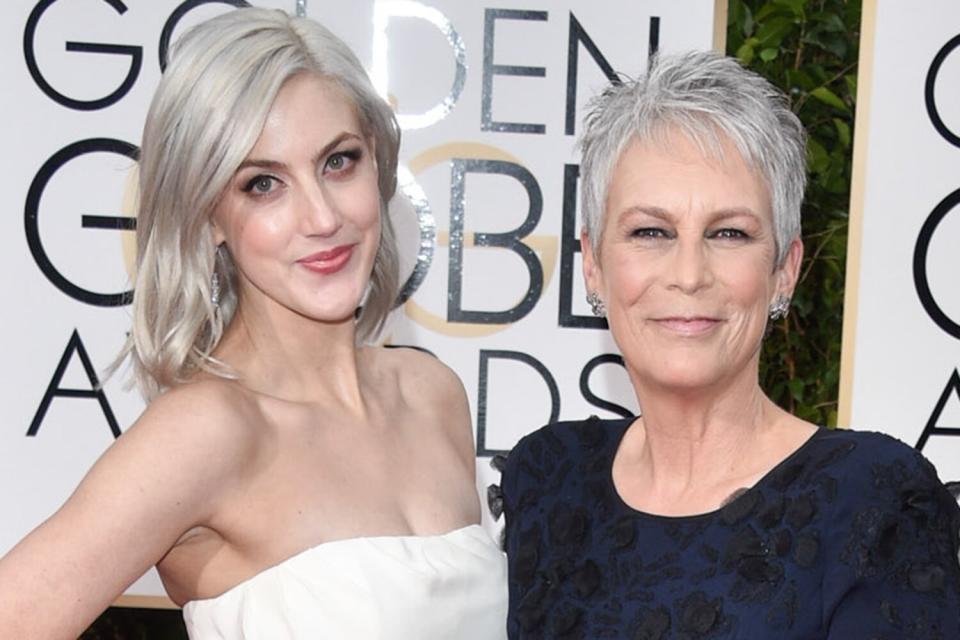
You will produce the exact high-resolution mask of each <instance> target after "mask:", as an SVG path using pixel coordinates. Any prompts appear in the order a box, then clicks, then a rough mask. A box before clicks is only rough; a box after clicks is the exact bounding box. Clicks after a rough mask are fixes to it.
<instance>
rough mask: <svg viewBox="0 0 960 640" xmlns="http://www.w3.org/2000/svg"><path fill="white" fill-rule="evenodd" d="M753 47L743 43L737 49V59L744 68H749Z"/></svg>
mask: <svg viewBox="0 0 960 640" xmlns="http://www.w3.org/2000/svg"><path fill="white" fill-rule="evenodd" d="M753 55H754V52H753V45H751V44H750V43H749V42H744V43H743V44H742V45H741V46H740V48H739V49H737V58H738V59H739V60H740V62H742V63H743V64H744V66H750V63H751V62H753Z"/></svg>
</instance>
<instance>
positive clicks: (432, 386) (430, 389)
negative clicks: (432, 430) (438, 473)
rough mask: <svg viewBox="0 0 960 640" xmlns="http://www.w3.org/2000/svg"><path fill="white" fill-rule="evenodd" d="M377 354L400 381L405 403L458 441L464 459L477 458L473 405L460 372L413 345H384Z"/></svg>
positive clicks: (395, 378)
mask: <svg viewBox="0 0 960 640" xmlns="http://www.w3.org/2000/svg"><path fill="white" fill-rule="evenodd" d="M376 357H377V358H379V359H380V362H381V363H382V365H383V369H384V371H386V372H388V375H389V376H390V377H391V378H392V379H393V380H395V381H396V387H397V389H398V391H399V393H400V396H401V397H402V399H403V402H404V404H405V405H407V406H408V407H410V408H411V409H413V410H414V411H416V412H417V413H419V414H421V415H424V416H427V417H430V416H435V417H436V419H435V420H429V422H431V423H434V424H437V425H439V426H440V427H441V428H442V429H443V430H444V431H445V432H446V433H447V434H448V435H449V437H450V438H451V439H453V440H454V442H455V443H456V447H457V449H458V450H459V451H460V452H461V454H462V455H463V457H464V459H469V460H471V461H472V460H473V457H474V449H473V428H472V426H471V422H470V405H469V402H468V401H467V394H466V391H465V390H464V388H463V383H462V382H461V381H460V378H459V377H458V376H457V374H456V373H455V372H454V371H453V369H451V368H450V367H448V366H447V365H446V364H444V363H443V362H442V361H441V360H440V359H439V358H437V357H436V356H434V355H433V354H431V353H428V352H425V351H420V350H418V349H412V348H380V349H378V350H377V353H376Z"/></svg>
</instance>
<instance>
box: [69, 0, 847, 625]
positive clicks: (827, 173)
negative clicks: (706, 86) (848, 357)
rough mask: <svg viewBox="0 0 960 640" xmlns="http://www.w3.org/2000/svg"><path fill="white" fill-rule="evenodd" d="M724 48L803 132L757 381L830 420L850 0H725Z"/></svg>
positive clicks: (149, 616) (141, 618)
mask: <svg viewBox="0 0 960 640" xmlns="http://www.w3.org/2000/svg"><path fill="white" fill-rule="evenodd" d="M728 18H729V20H728V25H727V53H728V54H729V55H735V56H737V57H739V58H740V60H741V61H742V62H743V63H744V64H746V65H747V66H748V67H749V68H751V69H753V70H755V71H756V72H758V73H760V74H761V75H763V76H764V77H766V78H767V79H769V80H770V81H771V82H773V83H774V84H776V85H777V86H779V87H780V88H781V89H783V90H784V91H785V92H786V93H787V95H789V96H790V99H791V103H792V106H793V110H794V111H795V112H796V113H797V115H799V117H800V120H801V121H802V122H803V123H804V125H805V126H806V128H807V131H808V133H809V134H810V139H809V143H808V149H807V150H808V156H809V167H810V184H809V186H808V188H807V197H806V203H805V205H804V211H803V230H804V231H803V237H804V246H805V248H806V255H805V257H804V262H803V267H802V270H801V280H800V283H799V285H798V286H797V292H796V295H795V297H794V300H793V303H794V304H793V308H792V309H791V313H790V315H789V316H788V317H787V318H785V319H783V320H782V321H779V322H778V323H777V324H776V325H775V326H774V327H773V330H772V332H771V334H770V336H769V338H768V339H767V341H766V343H765V345H764V356H763V360H762V364H761V372H760V375H761V384H762V385H763V387H764V389H765V390H766V391H767V393H768V394H769V395H770V397H771V398H773V399H774V400H775V401H776V402H778V403H779V404H780V405H781V406H783V407H784V408H786V409H787V410H789V411H791V412H792V413H794V414H795V415H798V416H800V417H801V418H804V419H806V420H809V421H811V422H814V423H817V424H822V425H827V426H830V427H834V426H836V422H837V390H838V386H839V381H840V339H841V334H842V319H843V318H842V316H843V290H844V266H845V260H846V249H847V222H848V207H849V201H850V172H851V167H852V164H853V145H852V141H853V115H854V106H855V100H856V88H857V53H858V43H859V40H860V0H771V1H769V2H764V1H761V0H730V4H729V14H728ZM186 637H187V634H186V629H185V627H184V625H183V620H182V618H181V614H180V611H179V610H163V609H158V610H153V609H129V608H119V607H112V608H110V609H108V610H107V611H106V612H105V613H104V614H103V615H102V616H100V618H99V619H98V620H97V621H96V622H95V623H94V624H93V625H92V626H91V627H90V628H89V629H88V630H87V631H86V632H85V633H84V634H83V635H82V636H81V638H83V639H84V640H174V639H176V640H184V639H186Z"/></svg>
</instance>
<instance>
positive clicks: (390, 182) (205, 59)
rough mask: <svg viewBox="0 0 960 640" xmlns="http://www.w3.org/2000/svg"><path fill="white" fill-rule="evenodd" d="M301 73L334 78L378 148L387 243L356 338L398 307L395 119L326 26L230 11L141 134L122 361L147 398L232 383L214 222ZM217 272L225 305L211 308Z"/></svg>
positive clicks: (200, 30) (158, 100)
mask: <svg viewBox="0 0 960 640" xmlns="http://www.w3.org/2000/svg"><path fill="white" fill-rule="evenodd" d="M302 73H312V74H317V75H319V76H322V77H324V78H327V79H331V80H333V81H334V82H336V83H337V85H338V86H339V87H340V88H341V89H343V90H344V92H345V93H346V95H348V96H349V97H350V98H351V99H352V100H353V102H354V105H355V107H356V110H357V114H358V117H359V120H360V123H361V126H362V127H363V128H364V133H365V134H366V135H369V136H370V137H372V139H373V140H374V144H375V147H376V162H377V169H378V188H379V191H380V201H381V207H380V210H381V215H380V224H381V232H380V246H379V248H378V251H377V256H376V259H375V261H374V266H373V271H372V274H371V278H370V289H369V295H368V296H367V298H366V301H365V303H364V304H363V308H362V309H361V311H360V314H359V316H358V320H357V335H358V339H361V340H364V339H369V338H371V337H372V336H373V335H375V334H376V333H377V332H378V331H379V330H380V328H381V327H382V326H383V323H384V321H385V320H386V316H387V314H388V313H389V312H390V310H391V309H392V308H393V304H394V301H395V300H396V296H397V290H398V267H397V250H396V246H395V239H394V231H393V228H392V226H391V224H390V219H389V217H388V216H387V215H386V212H387V208H386V203H387V202H389V200H390V198H391V197H392V196H393V194H394V191H395V190H396V181H397V180H396V174H397V153H398V150H399V146H400V128H399V126H398V125H397V121H396V118H395V117H394V114H393V112H392V111H391V109H390V107H389V106H388V105H387V104H386V103H385V102H384V101H383V100H382V99H381V98H380V97H379V95H377V93H376V91H375V90H374V88H373V86H372V84H371V83H370V80H369V78H368V77H367V75H366V73H365V72H364V70H363V67H362V66H361V64H360V62H359V61H358V60H357V58H356V56H354V54H353V53H352V52H351V51H350V49H349V48H348V47H347V46H346V45H345V44H344V43H343V42H342V41H340V39H338V38H337V37H336V36H335V35H333V33H331V32H330V31H329V30H327V29H325V28H324V27H323V26H321V25H319V24H317V23H316V22H313V21H311V20H309V19H306V18H295V17H290V16H288V15H286V14H285V13H283V12H282V11H277V10H269V9H255V8H244V9H237V10H234V11H230V12H228V13H225V14H222V15H220V16H218V17H216V18H213V19H211V20H208V21H206V22H204V23H202V24H200V25H198V26H196V27H194V28H192V29H191V30H189V31H188V32H187V33H185V34H184V36H183V37H182V38H181V39H180V40H179V41H178V42H177V44H176V45H175V47H174V49H173V51H172V54H171V62H170V64H169V66H168V67H167V69H166V71H165V72H164V74H163V78H162V79H161V81H160V85H159V87H158V88H157V91H156V94H155V95H154V97H153V102H152V103H151V105H150V110H149V112H148V114H147V120H146V125H145V127H144V132H143V143H142V145H141V149H140V163H139V174H140V188H139V202H138V214H137V216H138V217H137V275H136V281H135V293H134V298H133V328H132V331H131V333H130V337H129V339H128V341H127V344H126V346H125V347H124V350H123V352H122V353H121V354H120V356H119V359H118V363H119V362H120V361H122V360H123V359H125V358H126V357H127V356H129V357H130V358H131V360H132V362H133V366H134V378H135V380H136V382H137V384H138V386H139V388H140V390H141V392H142V393H143V395H144V396H145V397H146V398H147V399H150V398H152V397H154V396H155V395H157V394H158V393H159V392H160V391H162V390H163V389H165V388H168V387H170V386H172V385H175V384H178V383H181V382H185V381H187V380H189V379H190V378H191V376H193V375H195V374H196V373H197V372H198V371H200V370H204V371H209V372H212V373H214V374H216V375H219V376H222V377H232V374H231V372H230V371H229V369H228V368H227V367H226V366H225V365H223V364H222V363H220V362H218V361H216V360H215V359H214V358H212V357H211V353H212V352H213V350H214V349H215V348H216V346H217V344H218V343H219V341H220V338H221V337H222V335H223V331H224V328H225V326H226V325H228V324H229V323H230V320H231V318H232V317H233V316H234V313H235V311H236V309H237V304H238V296H237V280H236V272H235V268H234V265H233V261H232V259H231V257H230V254H229V251H228V249H227V248H226V247H223V246H221V247H219V248H215V247H214V240H213V235H212V232H211V225H210V224H209V222H210V216H211V213H212V211H213V209H214V207H215V206H216V203H217V201H218V199H219V197H220V195H221V193H222V192H223V190H224V189H225V188H226V186H227V185H228V183H229V181H230V180H231V178H232V177H233V175H234V172H235V171H236V169H237V167H238V166H239V165H240V163H241V162H242V161H243V160H244V159H245V158H246V156H247V155H248V154H249V152H250V150H251V149H252V148H253V145H254V144H255V143H256V141H257V139H258V138H259V136H260V133H261V130H262V129H263V124H264V121H265V119H266V116H267V114H268V112H269V110H270V108H271V106H272V104H273V101H274V98H275V97H276V95H277V93H278V92H279V91H280V88H281V87H282V86H283V84H284V83H285V82H286V81H287V80H288V79H290V78H291V77H293V76H295V75H297V74H302ZM317 117H320V118H322V117H323V114H322V113H319V114H317ZM214 273H217V275H218V278H219V282H220V295H219V306H217V305H214V304H213V303H212V302H211V278H212V275H213V274H214Z"/></svg>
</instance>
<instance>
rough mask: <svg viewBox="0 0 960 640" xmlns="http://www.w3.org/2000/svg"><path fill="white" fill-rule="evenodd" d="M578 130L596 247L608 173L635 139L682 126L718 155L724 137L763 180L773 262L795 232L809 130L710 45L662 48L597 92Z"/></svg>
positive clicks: (586, 211) (762, 84) (661, 140)
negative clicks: (677, 50) (674, 50)
mask: <svg viewBox="0 0 960 640" xmlns="http://www.w3.org/2000/svg"><path fill="white" fill-rule="evenodd" d="M588 109H589V112H588V115H587V118H586V121H585V125H584V130H583V133H582V135H581V137H580V141H579V144H580V148H581V150H582V154H583V155H582V159H581V163H580V171H581V175H582V183H581V214H582V215H583V220H584V226H585V227H586V231H587V234H588V235H589V237H590V239H591V241H592V248H593V252H594V254H595V255H596V254H598V251H599V246H600V239H601V234H602V231H603V224H604V213H605V212H604V207H605V203H606V199H607V192H608V189H609V187H610V179H611V176H612V174H613V171H614V168H615V167H616V164H617V162H618V161H619V159H620V156H621V154H622V153H623V151H624V149H625V148H626V147H627V145H628V144H630V143H631V142H633V141H640V142H643V143H646V142H651V143H655V144H660V145H665V144H669V142H668V136H669V135H670V134H671V133H673V132H679V133H681V134H683V135H685V136H687V137H688V138H689V139H690V140H691V141H692V142H693V143H694V144H696V145H697V146H698V147H699V148H700V150H701V151H702V152H703V153H704V155H706V156H708V157H713V158H718V159H722V149H723V143H724V139H725V138H726V139H728V140H729V141H730V142H731V143H732V144H733V146H734V147H735V148H736V149H737V151H739V153H740V155H741V156H742V157H743V159H744V161H745V162H746V163H747V165H748V166H749V167H750V168H751V169H752V170H753V171H754V172H755V173H756V174H757V175H758V176H759V177H760V178H762V180H763V183H764V184H765V186H766V188H767V193H768V195H769V197H770V202H771V207H772V213H773V227H774V238H775V241H776V266H780V265H782V264H783V260H784V259H785V258H786V254H787V250H788V249H789V248H790V243H791V242H792V241H793V239H794V238H796V237H798V236H799V235H800V207H801V204H802V203H803V191H804V186H805V184H806V134H805V132H804V129H803V125H801V124H800V120H799V119H798V118H797V116H796V115H795V114H794V113H793V112H792V111H791V110H790V106H789V104H788V101H787V98H786V96H785V95H784V94H783V93H782V92H781V91H780V90H778V89H777V88H776V87H774V86H773V85H772V84H770V83H769V82H767V81H766V80H765V79H763V78H761V77H760V76H759V75H757V74H755V73H753V72H752V71H748V70H746V69H744V68H743V67H742V66H740V64H739V63H738V62H737V61H736V60H734V59H733V58H727V57H724V56H722V55H720V54H718V53H715V52H711V51H699V52H688V53H681V54H662V55H658V56H656V57H654V58H653V59H652V60H651V62H650V68H649V71H648V72H647V75H646V76H644V77H642V78H640V79H639V80H630V81H626V82H623V83H622V84H614V85H611V86H610V87H608V88H607V89H606V90H605V91H604V92H603V93H602V94H600V95H599V96H597V97H596V98H594V99H593V100H592V101H591V103H590V105H589V107H588Z"/></svg>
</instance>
